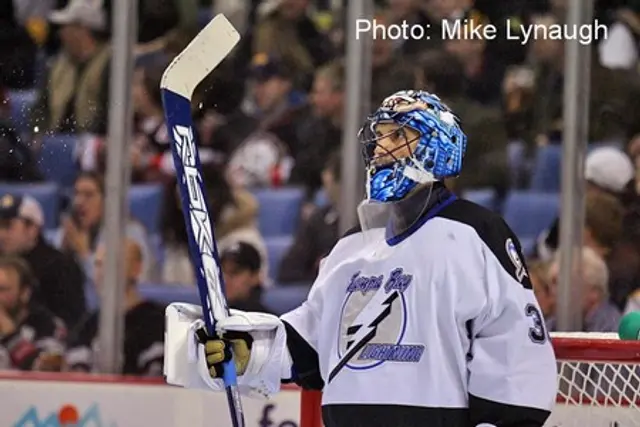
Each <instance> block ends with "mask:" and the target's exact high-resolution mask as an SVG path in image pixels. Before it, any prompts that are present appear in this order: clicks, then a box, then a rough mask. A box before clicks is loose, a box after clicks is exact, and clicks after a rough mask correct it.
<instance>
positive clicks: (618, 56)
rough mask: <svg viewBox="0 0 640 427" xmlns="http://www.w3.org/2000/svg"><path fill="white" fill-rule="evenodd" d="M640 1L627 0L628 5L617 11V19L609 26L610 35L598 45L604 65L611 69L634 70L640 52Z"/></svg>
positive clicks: (601, 61)
mask: <svg viewBox="0 0 640 427" xmlns="http://www.w3.org/2000/svg"><path fill="white" fill-rule="evenodd" d="M639 37H640V3H638V2H637V1H631V2H627V5H626V7H624V8H621V9H619V10H618V11H616V13H615V21H614V22H613V24H611V26H610V27H609V37H607V38H606V39H604V40H602V42H601V43H600V45H599V46H598V54H599V58H600V63H601V64H602V66H604V67H606V68H610V69H623V70H630V71H634V70H636V69H637V67H638V57H639V54H640V45H639V44H638V40H639Z"/></svg>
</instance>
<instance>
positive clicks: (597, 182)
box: [536, 147, 634, 261]
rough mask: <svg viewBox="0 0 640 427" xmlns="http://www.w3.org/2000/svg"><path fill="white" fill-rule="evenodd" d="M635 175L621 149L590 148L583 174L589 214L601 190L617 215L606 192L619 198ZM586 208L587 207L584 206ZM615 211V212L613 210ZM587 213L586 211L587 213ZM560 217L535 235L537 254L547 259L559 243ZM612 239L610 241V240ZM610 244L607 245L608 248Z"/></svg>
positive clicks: (629, 161)
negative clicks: (547, 228) (589, 207)
mask: <svg viewBox="0 0 640 427" xmlns="http://www.w3.org/2000/svg"><path fill="white" fill-rule="evenodd" d="M633 175H634V168H633V164H632V163H631V160H630V159H629V158H628V157H627V155H626V154H625V153H623V152H622V151H620V150H618V149H616V148H613V147H602V148H598V149H595V150H592V151H591V152H590V153H589V155H588V156H587V159H586V160H585V169H584V178H585V180H586V185H587V200H589V199H591V200H592V202H587V206H593V208H592V210H591V215H593V214H594V212H595V211H596V210H597V206H598V203H599V201H600V199H601V198H600V199H594V197H598V196H597V194H604V196H602V197H603V198H605V199H606V200H605V202H604V203H607V202H608V206H613V205H616V206H615V207H611V209H610V211H611V212H612V214H611V215H610V217H612V219H617V220H618V221H622V219H621V218H618V214H617V212H618V210H619V206H618V205H617V204H616V203H615V201H611V198H610V197H607V195H613V196H614V197H616V198H618V200H620V199H621V198H622V197H623V195H624V192H625V189H626V188H627V186H628V185H629V183H630V182H631V181H632V179H633ZM587 211H588V210H587ZM614 211H615V212H616V213H615V214H614V213H613V212H614ZM587 216H588V215H587ZM610 225H611V226H616V227H617V226H618V225H617V224H610ZM559 226H560V224H559V219H558V218H556V220H555V221H554V223H553V224H552V226H551V227H550V228H549V230H547V231H545V232H543V233H542V234H541V236H540V237H539V238H538V245H537V249H536V251H537V257H538V258H540V259H543V260H546V261H549V260H550V259H551V258H552V257H553V255H554V253H555V251H556V250H557V249H558V248H559V246H560V241H559V240H560V239H559V235H558V233H559ZM609 243H611V242H609ZM611 247H612V246H609V249H611Z"/></svg>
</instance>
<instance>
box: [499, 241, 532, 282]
mask: <svg viewBox="0 0 640 427" xmlns="http://www.w3.org/2000/svg"><path fill="white" fill-rule="evenodd" d="M504 248H505V250H506V251H507V255H508V256H509V259H510V260H511V263H512V264H513V266H514V267H515V268H516V278H517V279H518V281H519V282H522V280H523V279H524V278H525V277H527V268H526V267H525V265H524V263H523V262H522V260H521V259H520V255H519V254H518V248H516V244H515V243H514V242H513V239H511V238H508V239H507V241H506V242H505V243H504Z"/></svg>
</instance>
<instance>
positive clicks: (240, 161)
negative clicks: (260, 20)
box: [211, 53, 305, 186]
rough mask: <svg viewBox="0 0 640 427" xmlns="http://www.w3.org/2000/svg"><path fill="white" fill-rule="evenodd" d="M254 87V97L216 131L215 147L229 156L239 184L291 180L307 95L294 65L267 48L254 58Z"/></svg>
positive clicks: (232, 175)
mask: <svg viewBox="0 0 640 427" xmlns="http://www.w3.org/2000/svg"><path fill="white" fill-rule="evenodd" d="M249 87H250V94H249V98H248V99H247V100H246V101H245V103H244V104H243V106H242V109H241V110H240V111H238V112H236V113H232V114H231V115H230V116H228V118H227V122H226V123H225V124H224V125H222V126H221V127H220V128H219V129H218V130H216V131H215V132H214V133H213V135H212V137H211V141H212V143H211V147H212V148H214V149H216V150H217V151H220V152H222V153H223V154H224V155H225V156H226V158H227V159H228V164H229V177H230V179H231V180H232V181H233V183H234V184H236V185H240V186H271V185H279V184H282V183H284V182H286V181H287V180H288V177H289V170H290V163H291V157H292V156H295V155H296V153H297V152H298V150H299V145H300V143H299V140H298V135H297V133H296V126H297V125H296V124H297V122H298V121H299V120H300V118H301V116H302V114H303V111H304V106H305V104H304V97H303V95H302V94H301V93H300V92H298V91H297V90H296V88H297V86H296V82H295V77H294V71H293V67H292V66H291V64H289V63H288V62H287V61H286V60H283V59H281V58H277V57H275V56H269V55H267V54H264V53H260V54H256V55H255V56H254V58H253V61H252V63H251V67H250V70H249ZM256 159H260V161H259V162H257V161H256ZM273 171H278V177H277V179H274V177H273V176H272V173H273Z"/></svg>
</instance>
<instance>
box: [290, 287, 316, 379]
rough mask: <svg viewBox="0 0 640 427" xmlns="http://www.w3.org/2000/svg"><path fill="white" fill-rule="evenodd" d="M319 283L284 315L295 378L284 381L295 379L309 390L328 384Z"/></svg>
mask: <svg viewBox="0 0 640 427" xmlns="http://www.w3.org/2000/svg"><path fill="white" fill-rule="evenodd" d="M317 284H318V281H317V280H316V282H315V283H314V285H313V286H312V287H311V291H310V292H309V296H308V297H307V299H306V301H305V302H304V303H302V305H301V306H300V307H298V308H296V309H295V310H293V311H290V312H289V313H286V314H284V315H283V316H282V317H281V320H282V322H283V323H284V326H285V331H286V334H287V349H288V350H289V354H290V355H291V361H292V372H291V378H290V379H285V381H284V382H295V383H296V384H298V385H299V386H300V387H302V388H304V389H308V390H322V388H323V387H324V381H323V380H322V376H321V375H320V363H319V360H318V350H317V348H318V347H317V345H318V341H317V331H318V327H319V322H320V307H321V297H320V293H319V291H318V285H317Z"/></svg>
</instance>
